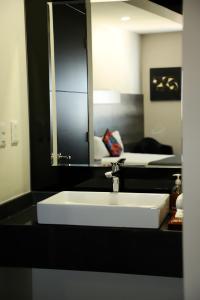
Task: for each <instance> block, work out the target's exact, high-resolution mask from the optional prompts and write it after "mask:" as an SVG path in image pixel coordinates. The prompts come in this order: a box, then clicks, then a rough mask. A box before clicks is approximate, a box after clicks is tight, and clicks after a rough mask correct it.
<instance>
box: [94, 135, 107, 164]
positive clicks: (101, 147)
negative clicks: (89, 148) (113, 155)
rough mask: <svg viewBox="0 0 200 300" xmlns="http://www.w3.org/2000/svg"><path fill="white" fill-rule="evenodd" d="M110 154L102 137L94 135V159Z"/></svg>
mask: <svg viewBox="0 0 200 300" xmlns="http://www.w3.org/2000/svg"><path fill="white" fill-rule="evenodd" d="M105 156H110V153H109V152H108V150H107V148H106V146H105V144H104V142H103V141H102V138H101V137H99V136H94V159H95V160H99V159H102V157H105Z"/></svg>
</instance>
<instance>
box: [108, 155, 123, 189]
mask: <svg viewBox="0 0 200 300" xmlns="http://www.w3.org/2000/svg"><path fill="white" fill-rule="evenodd" d="M125 160H126V159H125V158H121V159H119V160H118V161H117V162H115V163H111V166H112V170H111V171H109V172H106V173H105V176H106V178H111V179H112V182H113V192H114V193H118V192H119V176H117V175H119V171H120V167H121V166H122V165H123V164H124V162H125Z"/></svg>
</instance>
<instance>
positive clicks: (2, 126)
mask: <svg viewBox="0 0 200 300" xmlns="http://www.w3.org/2000/svg"><path fill="white" fill-rule="evenodd" d="M5 147H6V123H5V122H0V148H5Z"/></svg>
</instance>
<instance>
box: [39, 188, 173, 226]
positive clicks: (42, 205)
mask: <svg viewBox="0 0 200 300" xmlns="http://www.w3.org/2000/svg"><path fill="white" fill-rule="evenodd" d="M168 211H169V195H168V194H149V193H110V192H76V191H64V192H60V193H58V194H56V195H54V196H52V197H49V198H47V199H45V200H43V201H40V202H38V203H37V217H38V223H41V224H63V225H89V226H111V227H136V228H159V226H160V224H161V223H162V221H163V220H164V218H165V216H166V215H167V213H168Z"/></svg>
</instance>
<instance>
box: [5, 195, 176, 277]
mask: <svg viewBox="0 0 200 300" xmlns="http://www.w3.org/2000/svg"><path fill="white" fill-rule="evenodd" d="M50 195H52V193H45V192H44V193H34V192H33V193H30V194H27V195H25V196H23V197H20V198H19V199H16V200H15V201H12V202H13V204H11V203H9V204H4V205H1V206H0V217H1V219H0V237H1V245H2V246H1V247H0V266H12V267H30V268H32V267H34V268H47V269H48V268H49V269H67V270H85V271H100V272H116V273H129V274H143V275H155V276H156V275H157V276H170V277H182V232H181V231H170V230H168V229H167V226H166V222H164V223H163V224H162V226H161V228H160V229H138V228H118V227H95V226H71V225H42V224H38V223H37V212H36V203H37V201H39V200H42V199H44V198H47V197H48V196H50ZM17 202H18V203H19V205H20V209H17V207H18V205H17V204H16V203H17ZM22 203H23V204H22ZM13 205H14V206H15V208H13ZM5 206H7V207H5ZM8 206H10V208H8ZM11 208H12V209H11ZM9 210H10V211H12V212H11V213H8V212H9Z"/></svg>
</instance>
